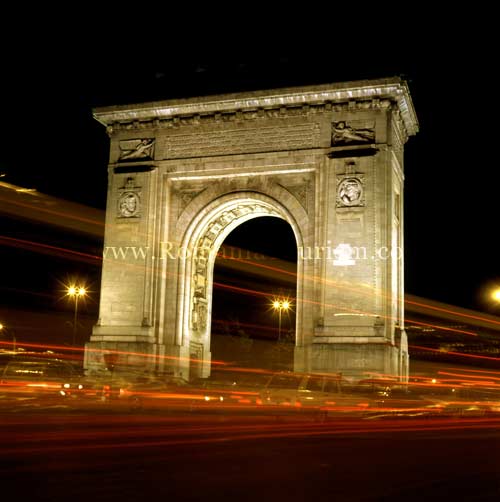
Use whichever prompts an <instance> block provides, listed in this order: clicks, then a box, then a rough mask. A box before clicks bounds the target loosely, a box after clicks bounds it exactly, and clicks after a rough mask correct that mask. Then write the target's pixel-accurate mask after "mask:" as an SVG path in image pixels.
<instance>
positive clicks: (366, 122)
mask: <svg viewBox="0 0 500 502" xmlns="http://www.w3.org/2000/svg"><path fill="white" fill-rule="evenodd" d="M94 115H95V118H96V119H97V120H99V121H100V122H101V123H102V124H103V125H105V126H106V128H107V131H108V134H109V136H110V139H111V146H110V159H109V191H108V206H107V216H106V232H105V244H104V246H105V247H104V253H105V256H104V260H103V274H102V286H101V305H100V318H99V321H98V324H97V325H96V326H95V328H94V331H93V335H92V338H91V341H90V343H89V344H88V346H87V351H86V365H87V367H88V368H89V369H92V368H94V369H95V368H98V367H99V366H102V364H103V358H102V355H101V351H102V350H104V351H106V350H110V351H120V350H123V351H124V352H134V351H136V350H135V349H138V348H139V347H140V350H141V352H146V353H147V354H148V355H149V356H151V357H146V358H143V359H144V364H143V367H144V369H145V370H160V371H161V370H167V368H168V371H171V372H174V373H176V374H182V376H184V377H188V376H191V377H192V376H193V373H194V367H193V364H192V362H190V358H191V359H193V358H196V359H199V360H202V361H203V363H197V366H196V373H199V374H201V375H202V376H208V375H209V371H210V323H211V304H212V280H213V264H214V260H215V254H216V252H217V249H218V247H219V246H220V245H221V244H222V242H223V240H224V239H225V237H226V236H227V235H228V234H229V233H230V232H231V231H232V230H233V229H234V228H236V226H238V225H239V224H241V223H243V222H244V221H247V220H249V219H251V218H255V217H259V216H273V217H277V218H282V219H284V220H285V221H287V222H288V223H289V224H290V225H291V227H292V229H293V231H294V234H295V237H296V240H297V245H298V247H299V253H298V254H299V259H298V264H297V265H298V266H297V271H298V278H297V301H296V313H297V327H296V329H297V332H296V347H295V369H296V370H301V371H332V372H336V371H342V372H343V373H345V374H346V375H347V374H353V375H354V374H359V373H360V372H362V370H363V368H365V369H367V370H370V371H371V370H373V371H380V372H384V373H391V374H400V373H405V371H406V370H405V369H404V368H401V361H402V360H405V361H407V360H408V359H407V355H406V354H405V353H404V352H405V349H404V347H405V343H406V335H405V334H404V321H403V308H402V306H403V293H404V290H403V255H402V247H403V237H402V230H403V211H402V207H403V145H404V143H405V142H406V140H407V138H408V136H409V135H413V134H415V133H416V132H417V128H418V125H417V120H416V116H415V113H414V111H413V107H412V103H411V98H410V96H409V93H408V90H407V87H406V85H405V83H404V82H402V81H400V80H399V79H397V78H395V79H385V80H377V81H361V82H351V83H341V84H332V85H325V86H314V87H302V88H292V89H279V90H272V91H258V92H251V93H244V94H233V95H224V96H215V97H214V96H211V97H203V98H192V99H186V100H177V101H166V102H156V103H146V104H139V105H127V106H114V107H109V108H100V109H97V110H95V113H94ZM401 348H403V350H402V349H401ZM93 349H97V350H93ZM154 356H163V357H164V358H162V357H160V358H158V357H154ZM121 357H122V361H123V362H124V364H128V363H129V362H130V360H131V359H133V357H132V356H131V355H130V354H128V355H125V354H124V355H122V356H121ZM134 357H136V358H139V359H137V360H140V357H141V356H139V355H137V356H134Z"/></svg>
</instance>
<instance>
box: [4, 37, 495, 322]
mask: <svg viewBox="0 0 500 502" xmlns="http://www.w3.org/2000/svg"><path fill="white" fill-rule="evenodd" d="M453 37H454V38H451V39H450V38H447V37H442V38H440V39H439V41H438V42H437V43H436V44H431V47H432V50H426V49H425V48H424V47H423V46H422V45H419V44H416V45H415V47H414V48H412V49H410V47H408V46H407V45H406V44H405V43H403V42H401V44H402V48H401V49H402V50H400V51H394V50H378V49H376V47H375V46H374V47H371V48H370V47H369V44H368V46H367V45H366V44H365V43H364V42H363V43H359V47H358V45H351V46H349V47H350V48H348V49H347V50H342V49H341V48H339V47H338V46H335V44H334V45H333V48H332V45H331V44H329V45H322V46H321V47H323V48H322V49H321V48H317V47H316V49H314V46H312V48H311V47H309V50H308V51H301V52H299V51H297V50H296V49H295V47H296V43H295V44H294V45H293V46H292V45H290V46H288V45H287V44H286V43H284V42H282V43H280V44H276V45H271V46H268V48H267V49H257V48H253V49H249V48H248V46H247V47H246V48H245V49H241V50H235V47H233V48H232V49H233V50H232V53H231V54H229V53H228V52H227V51H223V50H219V49H217V48H214V47H213V46H208V45H205V44H203V47H202V48H201V49H196V50H195V49H192V50H186V49H183V50H181V49H179V48H178V47H177V48H176V46H172V45H171V44H170V45H168V53H166V52H165V51H163V52H162V51H161V50H158V49H161V42H159V41H157V40H156V39H155V41H156V43H154V44H153V43H152V44H151V46H152V47H155V49H154V50H153V49H147V50H145V51H144V50H143V52H141V50H142V49H140V50H138V49H137V47H135V48H134V47H131V48H130V50H122V51H120V57H116V58H115V57H113V51H114V49H115V47H114V45H113V43H112V40H113V39H112V38H111V39H110V40H111V41H110V40H107V41H104V40H103V41H102V44H100V43H99V42H98V41H94V42H93V45H92V47H90V46H89V47H85V44H83V46H81V47H80V48H79V49H78V50H74V51H72V52H71V54H72V56H71V57H70V58H68V57H66V56H64V54H63V52H62V49H61V48H60V47H59V46H58V45H57V44H56V45H55V46H54V47H55V48H56V49H55V50H48V47H46V46H45V45H43V44H42V45H41V46H38V45H37V44H33V45H32V46H31V47H30V48H29V50H26V52H23V51H22V50H21V49H17V52H16V53H15V54H14V55H8V56H7V57H6V60H5V61H4V65H3V68H2V70H3V82H2V84H3V91H2V92H3V99H2V117H1V120H0V123H1V128H0V141H1V147H0V174H5V176H4V177H3V178H1V179H0V181H5V182H8V183H12V184H16V185H20V186H23V187H28V188H36V189H37V190H38V191H40V192H43V193H47V194H50V195H53V196H56V197H60V198H63V199H66V200H71V201H75V202H79V203H82V204H85V205H89V206H92V207H95V208H99V209H104V208H105V203H106V188H107V156H108V148H109V141H108V138H107V136H106V133H105V131H104V128H103V127H102V126H101V125H100V124H98V123H97V122H96V121H94V120H93V118H92V108H93V107H95V106H102V105H113V104H122V103H133V102H141V101H151V100H155V99H169V98H178V97H189V96H198V95H206V94H214V93H221V92H235V91H244V90H253V89H267V88H275V87H283V86H293V85H310V84H321V83H331V82H341V81H347V80H357V79H364V78H383V77H390V76H402V77H403V78H405V79H406V80H407V81H408V83H409V87H410V92H411V95H412V98H413V101H414V105H415V109H416V112H417V116H418V118H419V122H420V132H419V134H418V135H417V136H416V137H411V138H410V140H409V142H408V143H407V145H406V149H405V175H406V180H405V183H406V185H405V240H406V254H405V258H406V271H405V273H406V291H407V292H408V293H412V294H415V295H419V296H423V297H428V298H431V299H435V300H439V301H443V302H447V303H451V304H457V305H461V306H464V307H469V308H477V309H482V310H486V311H489V312H491V313H499V312H498V309H499V307H498V306H494V305H491V304H490V303H488V302H487V301H485V299H484V298H485V295H486V291H487V288H488V287H489V286H491V285H493V284H495V283H498V284H500V266H499V264H498V244H497V234H498V223H497V214H498V209H497V208H498V192H499V185H498V179H499V178H498V173H497V171H498V161H497V160H496V146H497V145H496V143H497V136H498V132H497V128H494V127H491V126H492V122H493V118H494V117H496V116H498V102H497V98H494V97H493V96H494V94H495V90H494V89H492V90H491V91H490V86H492V82H490V81H489V79H488V75H487V72H485V63H484V61H485V57H486V56H485V47H486V46H485V45H484V44H483V42H484V41H483V40H481V39H479V38H477V39H474V40H473V41H471V40H469V39H465V38H463V37H461V36H460V34H459V30H457V32H456V33H454V34H453ZM436 40H437V39H436ZM295 42H296V41H295ZM358 42H360V41H359V40H358ZM165 43H166V42H165ZM159 45H160V46H159ZM299 45H300V44H299ZM51 48H52V46H51ZM166 48H167V45H166V46H165V49H166ZM479 48H481V49H482V50H481V52H480V54H481V57H479V56H478V54H479V52H478V50H475V49H479ZM489 61H490V64H491V62H492V60H489ZM1 209H2V208H1V207H0V218H1V219H0V221H1V222H2V223H1V232H0V233H1V234H2V235H7V236H14V237H21V238H27V237H30V238H31V239H32V240H40V241H42V242H51V240H52V239H56V240H58V242H59V243H60V244H61V245H63V246H68V247H70V248H72V249H75V250H77V249H81V250H85V251H86V252H88V251H90V250H91V252H97V253H98V252H99V249H100V246H102V241H99V239H93V238H89V237H83V236H82V235H79V234H77V233H75V234H71V233H69V234H67V235H66V236H61V235H60V234H57V235H55V234H54V235H52V234H51V230H50V229H48V230H47V229H46V228H43V227H42V226H40V225H38V224H33V223H29V222H26V221H21V220H16V219H15V218H14V219H13V218H11V217H9V218H7V217H5V216H2V212H1ZM266 231H267V232H270V233H269V234H268V235H266ZM258 232H259V235H264V236H266V237H270V236H271V235H273V236H275V235H276V233H275V230H269V229H268V230H266V229H265V227H261V228H260V230H258ZM262 232H264V234H262ZM268 240H269V239H268ZM232 243H233V245H237V244H238V242H237V240H236V241H233V242H232ZM241 244H243V243H241ZM266 251H269V252H271V253H272V254H274V255H276V256H277V257H281V258H285V259H286V258H290V251H289V250H286V249H282V248H281V249H280V247H279V246H276V247H274V248H273V249H267V250H266ZM1 252H2V260H3V262H2V268H3V279H2V283H0V294H1V295H2V303H3V304H4V305H5V304H7V305H9V304H14V305H19V304H20V303H22V302H25V303H30V302H31V303H33V304H36V303H37V302H36V301H35V300H33V298H34V297H36V295H37V294H38V295H43V290H44V289H46V290H49V291H50V290H53V289H54V288H55V287H56V284H57V281H58V279H59V278H60V277H61V276H63V275H65V274H66V275H71V274H76V275H79V274H80V275H85V274H86V275H87V279H88V280H89V281H91V282H92V281H93V283H94V286H93V287H94V288H95V289H96V290H98V289H99V268H98V267H96V266H89V265H88V264H85V263H78V262H70V261H68V260H64V259H57V260H56V259H52V261H47V258H46V257H42V256H38V255H37V254H36V253H32V252H31V253H30V252H28V251H25V252H21V251H18V250H13V249H10V248H9V249H5V248H2V249H1ZM28 277H29V278H28ZM14 284H15V289H17V290H18V291H17V293H16V294H14V293H13V288H14ZM23 291H24V293H23ZM30 292H31V294H30ZM49 296H50V293H49ZM56 303H57V302H54V301H52V305H53V306H55V308H56V307H57V306H56ZM92 309H95V310H96V308H95V307H91V310H92Z"/></svg>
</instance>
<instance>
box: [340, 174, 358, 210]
mask: <svg viewBox="0 0 500 502" xmlns="http://www.w3.org/2000/svg"><path fill="white" fill-rule="evenodd" d="M362 196H363V185H362V184H361V181H359V179H358V178H346V179H344V180H342V181H341V182H340V184H339V188H338V198H339V201H340V202H341V203H342V204H343V205H344V206H357V205H359V204H360V202H361V199H362Z"/></svg>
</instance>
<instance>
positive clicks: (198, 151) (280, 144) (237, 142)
mask: <svg viewBox="0 0 500 502" xmlns="http://www.w3.org/2000/svg"><path fill="white" fill-rule="evenodd" d="M319 141H320V128H319V125H318V124H298V125H291V126H286V127H259V128H243V127H242V128H240V129H228V130H223V129H221V130H219V131H211V132H197V133H194V134H172V135H169V136H165V137H164V138H162V139H158V147H157V151H158V154H159V155H160V156H161V158H163V159H176V158H186V157H206V156H211V155H224V154H228V153H233V154H235V153H251V152H265V151H276V150H299V149H303V148H314V147H317V146H319Z"/></svg>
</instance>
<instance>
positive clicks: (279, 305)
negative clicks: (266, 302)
mask: <svg viewBox="0 0 500 502" xmlns="http://www.w3.org/2000/svg"><path fill="white" fill-rule="evenodd" d="M273 307H274V308H275V309H276V310H277V309H279V308H280V307H281V303H280V302H279V301H278V300H274V302H273Z"/></svg>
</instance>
